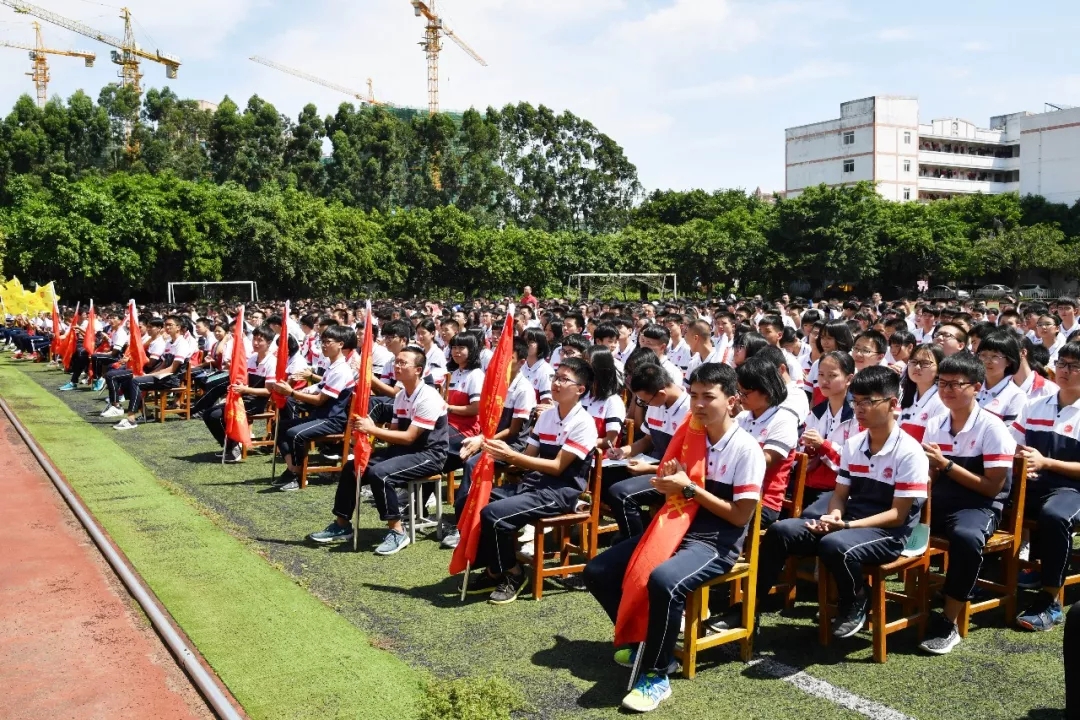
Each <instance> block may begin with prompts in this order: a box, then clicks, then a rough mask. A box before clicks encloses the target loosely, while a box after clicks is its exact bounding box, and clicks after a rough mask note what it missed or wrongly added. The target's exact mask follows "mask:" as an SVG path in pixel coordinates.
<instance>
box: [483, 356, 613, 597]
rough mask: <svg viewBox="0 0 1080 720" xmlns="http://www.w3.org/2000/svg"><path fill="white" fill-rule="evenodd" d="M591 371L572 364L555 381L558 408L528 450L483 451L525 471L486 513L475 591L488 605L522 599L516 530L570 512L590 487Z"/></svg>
mask: <svg viewBox="0 0 1080 720" xmlns="http://www.w3.org/2000/svg"><path fill="white" fill-rule="evenodd" d="M592 381H593V377H592V369H590V368H589V365H588V364H587V363H586V362H585V361H584V360H581V359H580V358H566V359H565V360H563V362H562V363H561V365H560V366H559V370H558V372H557V373H556V374H555V377H554V379H553V381H552V390H551V394H552V400H553V401H554V402H555V406H554V407H551V408H549V409H548V410H545V411H544V412H542V413H541V414H540V417H539V419H538V420H537V421H536V425H535V426H534V427H533V431H532V434H531V435H530V436H529V440H528V446H527V447H526V449H525V452H523V453H522V452H517V451H515V450H513V449H511V448H510V446H509V445H507V444H506V442H505V441H503V440H488V441H486V442H484V444H483V448H484V450H486V451H487V452H488V453H490V454H491V455H492V457H494V458H495V460H497V461H501V462H505V463H510V464H512V465H514V466H516V467H519V468H521V469H523V470H525V471H526V475H525V477H524V478H522V480H521V482H519V483H518V484H517V485H515V486H502V487H496V488H492V490H491V502H489V503H488V505H487V506H486V507H485V508H484V509H483V510H481V511H480V543H479V547H478V549H477V557H476V567H478V568H486V569H480V570H477V571H476V572H474V573H473V576H472V577H471V578H467V580H468V592H470V593H473V594H476V593H488V594H489V597H488V602H490V603H491V604H493V605H504V604H506V603H511V602H513V601H514V600H516V599H517V596H518V594H519V593H520V592H521V590H522V588H524V586H525V584H526V582H527V581H528V576H527V575H526V574H525V572H524V571H523V570H522V568H521V565H520V564H519V563H518V561H517V537H516V536H517V532H518V531H519V530H520V529H521V528H523V527H525V526H526V525H528V524H529V523H531V522H533V521H534V520H537V519H538V518H543V517H551V516H554V515H561V514H563V513H566V512H570V511H572V510H573V508H574V507H575V506H576V505H577V501H578V498H579V497H580V496H581V493H582V492H583V491H584V490H585V489H586V487H587V486H588V478H589V472H590V470H591V467H592V461H593V458H594V456H595V448H596V441H597V434H596V424H595V423H594V422H593V419H592V418H591V417H590V416H589V413H588V412H586V411H585V408H583V407H582V406H581V403H580V399H581V397H582V396H583V395H584V394H585V392H586V391H587V390H588V388H589V387H590V386H591V385H592Z"/></svg>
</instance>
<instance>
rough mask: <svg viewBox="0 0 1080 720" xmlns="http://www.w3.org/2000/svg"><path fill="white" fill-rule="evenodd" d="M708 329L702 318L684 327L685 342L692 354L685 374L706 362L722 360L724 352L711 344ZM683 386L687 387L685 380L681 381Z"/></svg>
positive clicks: (707, 324)
mask: <svg viewBox="0 0 1080 720" xmlns="http://www.w3.org/2000/svg"><path fill="white" fill-rule="evenodd" d="M710 331H711V328H710V327H709V323H707V322H705V321H704V320H695V321H694V322H692V323H690V327H688V328H687V329H686V344H687V345H688V346H689V347H690V353H691V355H692V357H691V358H690V364H689V365H688V366H687V368H686V374H687V375H689V374H690V373H692V372H693V371H694V370H696V369H697V368H698V367H699V366H701V365H704V364H706V363H712V362H714V363H723V362H724V360H723V355H724V354H723V352H722V351H721V350H720V348H718V347H716V346H715V345H713V342H712V337H711V336H710V335H709V333H710ZM683 386H684V387H689V385H688V384H687V381H686V380H684V381H683Z"/></svg>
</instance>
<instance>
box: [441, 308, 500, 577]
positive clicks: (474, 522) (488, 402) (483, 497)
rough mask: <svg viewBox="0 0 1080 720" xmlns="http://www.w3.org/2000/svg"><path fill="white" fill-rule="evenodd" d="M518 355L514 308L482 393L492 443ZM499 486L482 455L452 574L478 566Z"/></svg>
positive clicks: (483, 420) (485, 429) (491, 463)
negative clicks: (487, 511)
mask: <svg viewBox="0 0 1080 720" xmlns="http://www.w3.org/2000/svg"><path fill="white" fill-rule="evenodd" d="M513 352H514V306H513V305H512V304H511V305H510V306H509V307H508V308H507V309H506V321H505V322H504V323H503V330H502V335H500V336H499V343H498V345H496V346H495V353H494V354H493V355H492V356H491V362H489V363H488V369H487V374H486V375H485V376H484V388H483V390H481V391H480V432H481V434H483V436H484V438H485V439H490V438H491V437H492V436H493V435H494V434H495V433H496V432H498V430H499V420H500V419H501V418H502V411H503V405H504V404H505V403H506V393H507V392H508V391H509V389H510V358H511V355H513ZM494 482H495V459H494V458H493V457H491V456H490V455H488V454H487V453H486V452H483V451H481V455H480V459H479V460H478V461H477V463H476V467H475V468H474V469H473V472H472V484H471V485H470V486H469V497H468V499H466V500H465V509H464V510H462V512H461V517H460V518H458V532H459V533H460V534H461V539H460V540H459V541H458V546H457V547H456V548H454V556H453V557H452V558H450V574H451V575H456V574H458V573H459V572H462V571H463V570H465V566H466V565H471V564H472V563H474V562H476V551H477V548H478V547H479V546H480V511H481V510H483V509H484V507H486V506H487V504H488V500H490V499H491V486H492V485H493V484H494Z"/></svg>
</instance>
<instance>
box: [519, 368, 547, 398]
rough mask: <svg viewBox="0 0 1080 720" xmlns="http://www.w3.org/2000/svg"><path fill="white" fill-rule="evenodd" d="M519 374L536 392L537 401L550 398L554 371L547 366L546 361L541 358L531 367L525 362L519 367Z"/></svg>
mask: <svg viewBox="0 0 1080 720" xmlns="http://www.w3.org/2000/svg"><path fill="white" fill-rule="evenodd" d="M521 374H522V375H524V376H525V379H526V380H528V381H529V384H531V385H532V386H533V390H535V391H536V399H537V401H540V400H546V399H550V398H551V378H553V377H554V376H555V369H554V368H552V367H551V365H549V364H548V361H547V360H544V359H543V358H541V359H540V360H537V361H536V363H535V364H533V365H532V366H531V367H530V366H529V364H528V363H527V362H526V363H525V364H524V365H522V366H521Z"/></svg>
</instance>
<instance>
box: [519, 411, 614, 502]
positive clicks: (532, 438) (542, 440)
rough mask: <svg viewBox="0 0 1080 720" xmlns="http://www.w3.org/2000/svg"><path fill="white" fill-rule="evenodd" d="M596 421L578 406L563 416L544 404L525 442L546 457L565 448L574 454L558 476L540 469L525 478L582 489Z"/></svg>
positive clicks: (552, 456) (584, 485)
mask: <svg viewBox="0 0 1080 720" xmlns="http://www.w3.org/2000/svg"><path fill="white" fill-rule="evenodd" d="M598 437H599V436H598V435H597V433H596V424H595V423H594V422H593V419H592V417H591V416H590V415H589V413H588V412H587V411H586V410H585V408H583V407H582V406H581V403H578V404H576V405H574V408H573V409H572V410H571V411H570V412H569V413H567V415H566V417H565V418H564V417H561V416H560V415H559V407H558V406H557V405H556V406H555V407H552V408H548V409H547V410H545V411H544V412H542V413H540V417H539V418H538V419H537V421H536V425H535V426H534V427H533V430H532V433H531V434H530V435H529V439H528V441H527V442H528V444H529V445H532V446H534V447H536V448H537V450H538V453H537V454H538V456H539V457H541V458H544V459H545V460H550V459H553V458H555V457H557V456H558V454H559V452H560V451H562V450H565V451H566V452H568V453H570V454H571V455H573V456H574V457H575V460H574V461H573V462H571V463H570V465H569V466H568V467H567V468H566V470H565V471H564V472H563V473H562V475H559V476H558V477H555V476H552V475H545V474H542V473H530V474H529V476H528V477H529V479H530V480H531V482H533V483H537V482H539V483H543V484H554V485H555V486H556V487H558V486H565V487H574V488H577V489H578V490H584V489H585V488H586V486H587V485H588V481H587V479H586V478H587V477H588V474H589V463H587V462H586V460H587V459H588V458H589V456H590V454H591V453H592V452H593V450H595V449H596V441H597V439H598Z"/></svg>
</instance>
